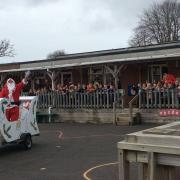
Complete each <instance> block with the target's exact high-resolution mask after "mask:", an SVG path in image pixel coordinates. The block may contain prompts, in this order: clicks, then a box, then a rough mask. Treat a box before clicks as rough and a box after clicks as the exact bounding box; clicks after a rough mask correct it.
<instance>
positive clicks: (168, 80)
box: [164, 74, 176, 84]
mask: <svg viewBox="0 0 180 180" xmlns="http://www.w3.org/2000/svg"><path fill="white" fill-rule="evenodd" d="M175 81H176V78H175V76H174V75H173V74H166V75H165V77H164V83H167V84H174V83H175Z"/></svg>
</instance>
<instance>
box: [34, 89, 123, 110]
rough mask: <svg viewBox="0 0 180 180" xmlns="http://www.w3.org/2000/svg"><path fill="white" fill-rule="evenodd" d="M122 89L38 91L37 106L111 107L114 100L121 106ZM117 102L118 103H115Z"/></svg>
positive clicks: (39, 107)
mask: <svg viewBox="0 0 180 180" xmlns="http://www.w3.org/2000/svg"><path fill="white" fill-rule="evenodd" d="M122 92H123V90H117V91H116V92H112V93H110V92H103V91H102V92H94V93H78V92H74V93H68V94H62V93H59V92H49V93H38V94H37V96H38V104H37V108H38V109H42V108H48V107H53V108H61V109H67V108H79V109H82V108H90V109H95V108H97V109H101V108H106V109H108V108H113V104H114V102H116V107H118V108H123V95H124V94H123V93H122ZM117 102H118V103H117Z"/></svg>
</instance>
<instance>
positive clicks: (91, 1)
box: [0, 0, 163, 63]
mask: <svg viewBox="0 0 180 180" xmlns="http://www.w3.org/2000/svg"><path fill="white" fill-rule="evenodd" d="M162 1H163V0H156V2H162ZM152 2H154V1H152V0H126V1H125V0H16V1H15V0H6V1H5V0H4V1H3V0H1V1H0V29H1V30H0V39H9V40H10V41H11V43H13V44H14V48H15V53H16V56H15V57H13V58H7V57H4V58H1V61H0V63H5V62H16V61H29V60H40V59H45V58H46V56H47V55H48V54H49V53H50V52H53V51H55V50H58V49H63V50H65V52H66V53H68V54H70V53H78V52H87V51H88V52H89V51H97V50H105V49H115V48H123V47H127V46H128V40H129V38H130V37H131V35H132V31H133V28H135V27H136V25H137V22H138V18H139V17H140V15H141V14H142V12H143V10H144V9H146V8H148V7H149V6H150V5H151V4H152Z"/></svg>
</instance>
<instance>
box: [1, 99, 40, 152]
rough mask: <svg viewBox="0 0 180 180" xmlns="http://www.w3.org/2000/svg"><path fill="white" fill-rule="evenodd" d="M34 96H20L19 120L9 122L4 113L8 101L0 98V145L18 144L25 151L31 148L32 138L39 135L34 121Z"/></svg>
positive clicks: (35, 104) (35, 102) (35, 100)
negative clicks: (21, 145)
mask: <svg viewBox="0 0 180 180" xmlns="http://www.w3.org/2000/svg"><path fill="white" fill-rule="evenodd" d="M36 106H37V97H36V96H21V97H20V100H19V118H18V120H17V121H9V120H8V119H7V114H6V111H7V109H8V108H9V107H8V100H7V99H6V98H0V145H6V144H12V143H18V144H23V146H24V148H25V149H26V150H28V149H31V147H32V136H38V135H39V134H40V132H39V128H38V125H37V121H36Z"/></svg>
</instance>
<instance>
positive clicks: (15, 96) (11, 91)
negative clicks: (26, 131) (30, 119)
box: [0, 71, 30, 121]
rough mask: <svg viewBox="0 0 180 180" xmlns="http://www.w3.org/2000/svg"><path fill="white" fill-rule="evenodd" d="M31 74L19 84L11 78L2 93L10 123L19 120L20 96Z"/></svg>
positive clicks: (1, 96) (27, 74)
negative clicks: (6, 103) (5, 100)
mask: <svg viewBox="0 0 180 180" xmlns="http://www.w3.org/2000/svg"><path fill="white" fill-rule="evenodd" d="M29 75H30V72H29V71H28V72H26V74H25V78H24V79H23V80H22V81H21V82H20V83H18V84H16V83H15V81H14V80H13V79H12V78H9V79H8V80H7V82H6V84H5V85H4V87H3V88H2V90H1V92H0V98H6V99H7V102H8V105H7V108H6V118H7V120H8V121H17V120H18V119H19V96H20V95H21V92H22V90H23V88H24V87H25V85H26V84H27V82H28V81H27V80H28V77H29Z"/></svg>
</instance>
